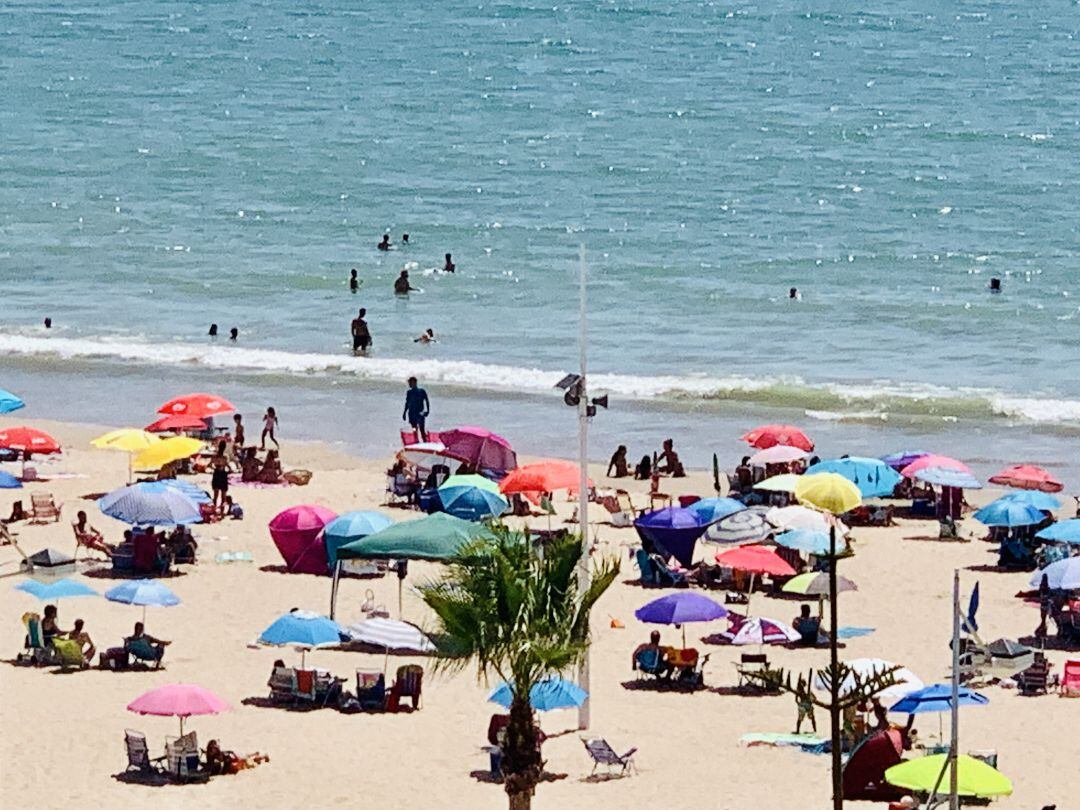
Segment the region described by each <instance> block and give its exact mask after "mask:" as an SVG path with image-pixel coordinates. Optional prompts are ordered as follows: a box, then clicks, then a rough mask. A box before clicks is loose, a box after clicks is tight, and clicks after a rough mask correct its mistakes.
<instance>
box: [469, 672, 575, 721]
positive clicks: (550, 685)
mask: <svg viewBox="0 0 1080 810" xmlns="http://www.w3.org/2000/svg"><path fill="white" fill-rule="evenodd" d="M588 697H589V693H588V692H586V691H585V690H584V689H582V688H581V687H580V686H578V685H577V684H576V683H573V682H571V681H565V680H563V679H562V678H560V677H558V676H555V677H552V678H545V679H544V680H542V681H540V683H538V684H536V686H534V687H533V688H532V689H531V690H530V691H529V703H530V704H531V705H532V707H533V708H534V709H536V710H537V711H541V712H550V711H552V710H554V709H576V708H577V707H578V706H580V705H581V704H582V703H584V702H585V701H586V700H587V699H588ZM513 700H514V690H513V689H511V688H510V684H507V683H504V684H501V685H500V686H499V687H498V688H496V689H495V691H494V692H492V693H491V695H490V696H488V701H489V702H491V703H497V704H499V705H500V706H502V707H503V708H505V709H509V708H510V704H511V703H512V702H513Z"/></svg>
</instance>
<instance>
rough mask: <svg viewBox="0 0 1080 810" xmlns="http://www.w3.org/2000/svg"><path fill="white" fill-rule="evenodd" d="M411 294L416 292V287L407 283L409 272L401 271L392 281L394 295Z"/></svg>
mask: <svg viewBox="0 0 1080 810" xmlns="http://www.w3.org/2000/svg"><path fill="white" fill-rule="evenodd" d="M411 292H416V287H414V286H412V285H411V284H410V283H409V271H408V270H402V271H401V275H400V276H398V277H397V278H396V279H395V280H394V295H408V294H409V293H411Z"/></svg>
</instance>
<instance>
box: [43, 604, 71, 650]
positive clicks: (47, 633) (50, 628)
mask: <svg viewBox="0 0 1080 810" xmlns="http://www.w3.org/2000/svg"><path fill="white" fill-rule="evenodd" d="M56 618H57V613H56V605H46V606H45V616H44V618H42V620H41V639H42V642H43V643H44V644H45V646H46V647H51V646H52V640H53V639H54V638H56V637H57V636H63V635H65V634H66V633H67V631H65V630H61V629H60V625H59V624H57V621H56Z"/></svg>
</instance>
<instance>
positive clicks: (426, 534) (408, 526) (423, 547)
mask: <svg viewBox="0 0 1080 810" xmlns="http://www.w3.org/2000/svg"><path fill="white" fill-rule="evenodd" d="M463 477H466V476H463ZM469 477H471V476H469ZM477 477H479V476H477ZM485 531H486V529H485V528H484V527H483V526H481V525H479V524H476V523H470V522H469V521H467V520H462V519H461V518H456V517H454V516H453V515H448V514H446V513H445V512H436V513H435V514H433V515H428V516H427V517H424V518H420V520H409V521H406V522H404V523H395V524H394V525H393V526H390V527H389V528H386V529H383V530H382V531H378V532H375V534H369V535H368V536H367V537H363V538H361V539H359V540H356V541H354V542H352V543H346V544H345V545H343V546H339V547H338V550H337V556H338V559H341V560H379V559H383V560H385V559H394V560H448V559H450V558H451V557H453V556H454V555H455V554H456V553H457V551H458V549H460V548H461V547H462V546H463V545H465V544H466V543H468V542H470V541H472V540H475V539H476V538H477V537H479V536H480V535H482V534H484V532H485Z"/></svg>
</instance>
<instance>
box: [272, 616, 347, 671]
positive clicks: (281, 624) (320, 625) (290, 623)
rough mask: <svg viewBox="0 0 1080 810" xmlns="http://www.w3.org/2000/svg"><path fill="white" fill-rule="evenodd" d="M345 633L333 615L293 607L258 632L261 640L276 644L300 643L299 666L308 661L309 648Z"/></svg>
mask: <svg viewBox="0 0 1080 810" xmlns="http://www.w3.org/2000/svg"><path fill="white" fill-rule="evenodd" d="M342 635H345V636H346V637H348V633H345V631H344V630H342V629H341V626H340V625H339V624H338V623H337V622H335V621H334V620H333V619H328V618H326V617H325V616H320V615H319V614H318V613H312V612H310V611H307V610H294V611H292V612H290V613H286V614H285V615H283V616H280V617H278V618H277V619H276V620H275V621H274V622H273V623H272V624H271V625H270V626H269V627H267V628H266V629H265V630H263V631H262V633H260V634H259V642H260V643H261V644H269V645H272V646H274V647H297V648H299V649H300V666H301V668H303V666H304V664H305V656H306V655H307V650H309V649H311V648H312V647H327V646H334V645H337V644H340V643H341V637H342Z"/></svg>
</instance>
